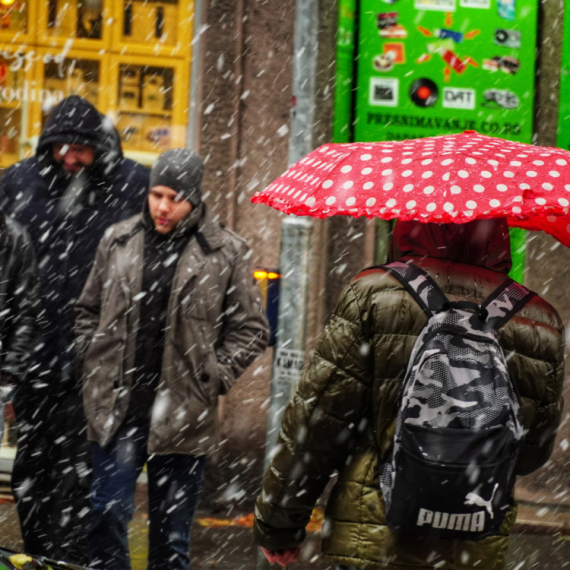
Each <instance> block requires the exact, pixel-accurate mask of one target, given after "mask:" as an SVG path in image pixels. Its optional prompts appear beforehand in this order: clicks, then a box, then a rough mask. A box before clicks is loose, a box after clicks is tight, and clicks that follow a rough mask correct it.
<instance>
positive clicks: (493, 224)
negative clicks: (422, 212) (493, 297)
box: [388, 218, 512, 273]
mask: <svg viewBox="0 0 570 570" xmlns="http://www.w3.org/2000/svg"><path fill="white" fill-rule="evenodd" d="M406 256H416V257H418V256H419V257H435V258H439V259H447V260H449V261H456V262H459V263H467V264H469V265H476V266H478V267H485V268H486V269H491V270H493V271H498V272H500V273H508V272H509V271H510V270H511V266H512V260H511V241H510V236H509V227H508V225H507V221H506V220H505V219H504V218H496V219H491V220H474V221H472V222H467V223H466V224H433V223H428V224H424V223H422V222H416V221H410V222H403V221H398V222H396V226H395V228H394V233H393V234H392V241H391V243H390V252H389V254H388V261H389V262H392V261H396V260H398V259H400V258H402V257H406Z"/></svg>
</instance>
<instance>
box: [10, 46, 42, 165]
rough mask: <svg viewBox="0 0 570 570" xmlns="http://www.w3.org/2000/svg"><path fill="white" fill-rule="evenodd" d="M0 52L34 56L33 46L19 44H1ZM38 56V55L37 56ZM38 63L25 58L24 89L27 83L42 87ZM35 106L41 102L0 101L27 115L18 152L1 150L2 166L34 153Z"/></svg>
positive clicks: (34, 86) (38, 88)
mask: <svg viewBox="0 0 570 570" xmlns="http://www.w3.org/2000/svg"><path fill="white" fill-rule="evenodd" d="M0 52H1V53H2V54H13V55H15V54H17V53H21V54H23V55H24V56H29V57H34V49H33V48H31V49H30V48H28V49H26V48H24V47H23V46H20V45H17V44H0ZM36 57H37V56H36ZM35 68H36V63H35V62H32V61H31V60H28V59H27V58H25V59H24V60H23V69H24V89H25V88H26V83H27V85H28V87H29V88H30V87H31V89H36V90H37V92H39V90H40V89H41V86H40V84H39V83H38V82H37V76H36V75H35ZM35 107H38V108H39V103H35V102H33V101H27V102H26V101H25V100H23V101H19V102H18V101H0V108H1V109H12V110H20V111H21V112H22V113H24V114H26V115H27V119H26V124H25V128H24V132H22V129H21V128H20V140H19V142H18V152H15V153H8V152H1V151H0V168H7V167H8V166H11V165H12V164H14V163H15V162H18V161H19V160H21V159H22V158H26V157H28V156H31V154H32V137H33V134H34V128H35V126H36V123H35V118H36V110H35Z"/></svg>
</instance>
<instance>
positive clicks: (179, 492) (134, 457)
mask: <svg viewBox="0 0 570 570" xmlns="http://www.w3.org/2000/svg"><path fill="white" fill-rule="evenodd" d="M147 442H148V424H145V423H131V424H130V425H123V426H121V428H120V429H119V431H118V432H117V434H116V435H115V437H114V438H113V439H112V440H111V442H110V443H109V444H108V445H107V446H106V447H104V448H102V447H101V446H100V445H98V444H97V443H93V444H92V452H93V483H92V486H91V494H90V500H91V513H90V524H89V560H90V564H89V567H90V568H94V569H101V570H130V568H131V562H130V559H129V544H128V537H127V531H128V524H129V521H130V520H131V518H132V516H133V512H134V510H135V505H134V494H135V486H136V481H137V478H138V476H139V475H140V473H141V471H142V468H143V466H144V464H145V463H146V464H147V473H148V502H149V513H148V515H149V516H148V518H149V555H148V569H149V570H166V569H168V570H187V569H188V566H189V564H190V554H189V550H190V527H191V526H192V519H193V518H194V513H195V512H196V507H197V505H198V498H199V494H200V488H201V486H202V474H203V471H204V464H205V457H197V456H191V455H174V454H173V455H153V456H152V457H150V458H149V457H148V454H147V450H146V447H147Z"/></svg>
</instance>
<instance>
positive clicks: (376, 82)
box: [369, 77, 400, 107]
mask: <svg viewBox="0 0 570 570" xmlns="http://www.w3.org/2000/svg"><path fill="white" fill-rule="evenodd" d="M399 85H400V82H399V80H398V79H394V78H392V77H372V78H371V79H370V90H369V97H370V98H369V102H370V105H375V106H378V107H396V106H397V105H398V88H399Z"/></svg>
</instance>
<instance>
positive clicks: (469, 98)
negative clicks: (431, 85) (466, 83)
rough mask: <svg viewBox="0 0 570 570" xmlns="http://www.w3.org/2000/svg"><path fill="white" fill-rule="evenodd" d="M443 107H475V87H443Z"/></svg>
mask: <svg viewBox="0 0 570 570" xmlns="http://www.w3.org/2000/svg"><path fill="white" fill-rule="evenodd" d="M443 107H444V109H475V89H458V88H455V87H445V88H444V89H443Z"/></svg>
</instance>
